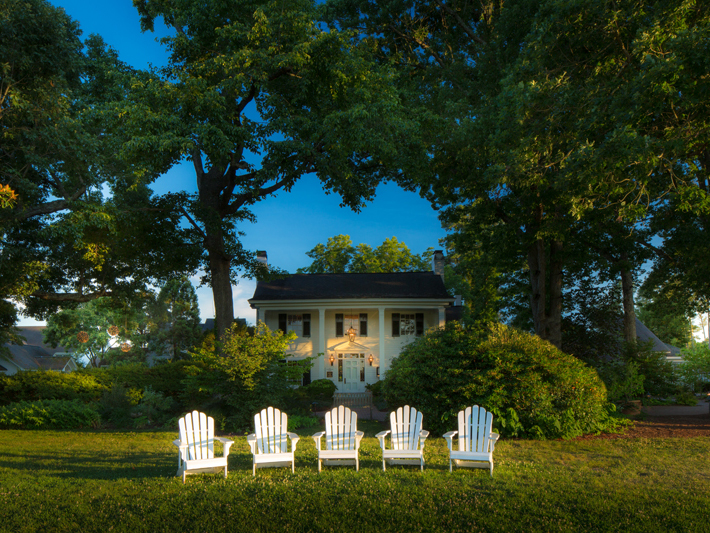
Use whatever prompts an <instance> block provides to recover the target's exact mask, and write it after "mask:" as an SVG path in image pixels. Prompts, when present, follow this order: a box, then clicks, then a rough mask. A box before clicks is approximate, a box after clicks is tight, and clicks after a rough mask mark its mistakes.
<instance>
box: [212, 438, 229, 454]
mask: <svg viewBox="0 0 710 533" xmlns="http://www.w3.org/2000/svg"><path fill="white" fill-rule="evenodd" d="M214 440H216V441H218V442H221V443H222V445H223V446H224V451H223V452H222V457H227V456H228V455H229V448H231V447H232V444H234V441H233V440H229V439H225V438H224V437H215V438H214Z"/></svg>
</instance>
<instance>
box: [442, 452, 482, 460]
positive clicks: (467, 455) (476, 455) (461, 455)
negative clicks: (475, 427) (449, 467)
mask: <svg viewBox="0 0 710 533" xmlns="http://www.w3.org/2000/svg"><path fill="white" fill-rule="evenodd" d="M450 456H451V459H456V460H458V461H490V460H491V459H492V458H493V454H492V453H485V452H457V451H453V452H451V454H450Z"/></svg>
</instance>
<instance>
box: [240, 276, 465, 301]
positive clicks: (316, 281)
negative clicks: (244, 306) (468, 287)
mask: <svg viewBox="0 0 710 533" xmlns="http://www.w3.org/2000/svg"><path fill="white" fill-rule="evenodd" d="M364 298H378V299H379V298H417V299H420V298H427V299H428V298H431V299H435V300H451V301H453V298H451V297H450V296H449V294H448V293H447V292H446V289H445V288H444V282H443V280H442V279H441V276H438V275H437V274H434V273H433V272H396V273H391V274H382V273H379V274H352V273H348V274H293V275H290V276H287V277H285V278H281V279H275V280H272V281H260V282H258V283H257V284H256V290H255V291H254V296H253V297H252V299H251V300H349V299H364ZM251 300H250V301H251Z"/></svg>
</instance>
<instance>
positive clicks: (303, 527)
mask: <svg viewBox="0 0 710 533" xmlns="http://www.w3.org/2000/svg"><path fill="white" fill-rule="evenodd" d="M360 426H361V429H365V430H366V437H365V439H363V443H362V447H361V451H360V472H359V473H356V472H355V469H354V467H340V468H333V467H324V471H323V473H321V474H320V475H319V474H318V472H317V465H316V452H315V446H314V444H313V441H312V440H311V439H310V437H309V435H310V434H311V433H312V432H314V431H315V430H316V428H313V430H312V431H311V430H309V431H304V432H301V435H302V439H301V442H300V443H299V445H298V449H297V452H296V457H297V462H296V473H295V474H291V472H290V470H288V469H286V468H278V469H264V470H259V471H258V472H257V477H256V479H254V478H253V477H252V475H251V455H250V454H249V448H248V446H247V443H246V439H245V438H244V437H238V438H237V439H236V443H235V445H234V446H233V447H232V453H231V454H230V465H229V466H230V473H229V477H228V479H226V480H225V479H223V478H222V477H221V476H218V475H194V476H188V478H187V484H186V485H183V484H182V481H181V480H180V479H178V478H175V477H174V475H175V471H176V470H177V450H176V448H174V447H173V446H172V444H171V443H172V440H173V439H174V438H176V436H177V435H176V432H175V433H172V432H152V431H151V432H137V433H124V432H108V431H107V432H101V431H87V432H61V431H0V531H2V532H6V531H7V532H17V533H19V532H25V531H27V532H29V531H43V532H50V531H131V532H133V531H205V532H214V531H408V532H409V531H467V532H472V531H526V532H527V531H545V532H548V531H624V532H627V531H639V532H652V531H659V532H660V531H664V532H665V531H693V532H700V531H707V530H708V528H710V522H709V521H708V516H710V439H707V438H694V439H630V440H627V439H618V440H593V441H578V442H558V441H553V442H539V441H505V440H503V441H500V442H499V444H498V446H497V447H496V451H495V459H496V468H495V472H494V474H495V477H494V478H491V477H489V475H488V473H487V471H485V470H468V469H462V470H458V471H457V470H455V471H454V473H453V474H450V473H449V471H448V459H447V455H446V444H445V442H444V440H443V439H441V438H432V439H429V440H428V441H427V444H426V459H427V465H426V467H425V470H424V473H421V472H420V471H419V469H418V468H415V467H389V466H388V469H387V472H385V473H383V472H382V466H381V455H380V449H379V445H378V443H377V440H376V439H375V438H374V434H375V433H376V432H377V431H378V430H379V429H380V426H378V425H377V424H376V423H373V422H365V423H363V422H362V421H361V422H360Z"/></svg>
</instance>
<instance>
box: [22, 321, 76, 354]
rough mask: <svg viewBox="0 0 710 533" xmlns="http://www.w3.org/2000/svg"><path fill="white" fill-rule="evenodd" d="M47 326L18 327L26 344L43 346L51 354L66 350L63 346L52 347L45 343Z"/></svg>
mask: <svg viewBox="0 0 710 533" xmlns="http://www.w3.org/2000/svg"><path fill="white" fill-rule="evenodd" d="M46 327H47V326H22V327H21V328H18V329H19V330H20V335H21V336H22V337H24V338H25V342H24V343H23V344H25V345H31V346H41V347H42V348H44V350H45V351H46V352H47V353H48V354H49V355H54V354H55V353H57V352H66V351H67V350H66V349H64V348H63V347H62V346H57V347H56V348H52V347H51V346H50V345H49V344H45V343H44V329H45V328H46Z"/></svg>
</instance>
